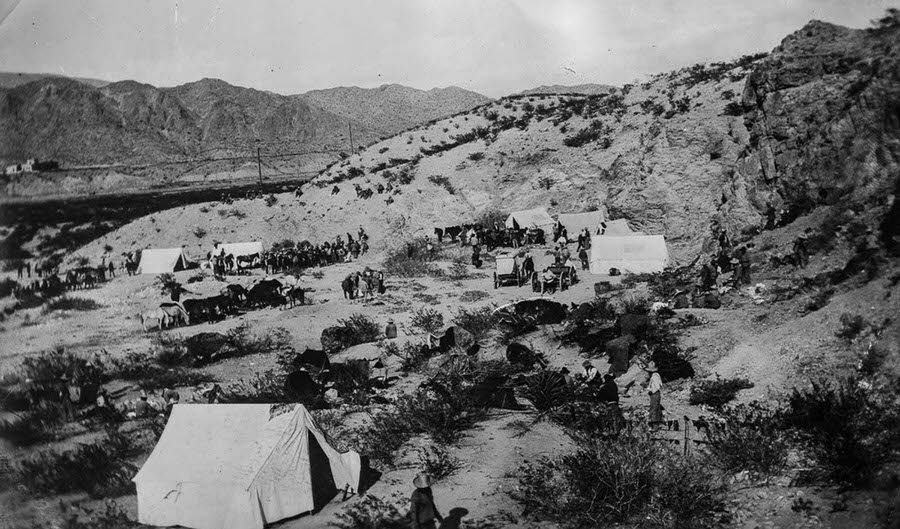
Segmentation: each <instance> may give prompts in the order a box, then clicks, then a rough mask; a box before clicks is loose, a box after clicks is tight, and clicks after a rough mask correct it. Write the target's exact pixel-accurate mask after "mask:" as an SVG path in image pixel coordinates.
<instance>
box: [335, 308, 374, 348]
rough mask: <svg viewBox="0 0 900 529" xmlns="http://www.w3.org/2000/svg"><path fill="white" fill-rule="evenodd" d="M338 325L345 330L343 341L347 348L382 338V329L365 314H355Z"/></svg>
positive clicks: (340, 321) (341, 320)
mask: <svg viewBox="0 0 900 529" xmlns="http://www.w3.org/2000/svg"><path fill="white" fill-rule="evenodd" d="M337 323H338V326H340V327H343V328H344V334H343V337H342V340H343V343H344V344H345V345H346V346H347V347H350V346H353V345H357V344H361V343H369V342H374V341H375V340H377V339H378V338H379V337H380V336H381V327H379V325H378V324H377V323H375V320H373V319H372V318H370V317H368V316H366V315H365V314H359V313H355V314H352V315H351V316H350V317H349V318H347V319H340V320H338V321H337Z"/></svg>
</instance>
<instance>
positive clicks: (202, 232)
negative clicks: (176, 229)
mask: <svg viewBox="0 0 900 529" xmlns="http://www.w3.org/2000/svg"><path fill="white" fill-rule="evenodd" d="M194 237H196V238H198V239H202V238H204V237H206V229H205V228H204V227H203V226H197V227H196V228H194Z"/></svg>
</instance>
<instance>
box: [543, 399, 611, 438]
mask: <svg viewBox="0 0 900 529" xmlns="http://www.w3.org/2000/svg"><path fill="white" fill-rule="evenodd" d="M549 417H550V420H551V421H553V422H554V423H556V424H558V425H559V426H562V427H563V428H565V430H566V433H568V435H569V437H572V438H573V439H581V438H586V439H601V438H614V437H616V436H617V435H618V434H619V432H620V431H621V430H622V427H624V426H625V423H624V417H622V414H621V410H619V409H618V408H617V407H614V406H597V405H596V404H595V403H593V402H588V401H583V400H570V401H569V402H567V403H565V404H564V405H563V406H560V407H558V408H556V409H554V410H553V411H552V412H551V413H550V415H549Z"/></svg>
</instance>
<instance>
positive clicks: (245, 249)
mask: <svg viewBox="0 0 900 529" xmlns="http://www.w3.org/2000/svg"><path fill="white" fill-rule="evenodd" d="M223 249H224V250H225V255H228V254H231V255H234V256H235V257H238V256H241V255H253V254H255V253H258V254H260V255H262V253H263V244H262V243H261V242H259V241H253V242H226V243H222V244H220V245H218V246H216V247H214V248H213V249H212V250H211V251H212V254H213V255H219V252H221V251H222V250H223Z"/></svg>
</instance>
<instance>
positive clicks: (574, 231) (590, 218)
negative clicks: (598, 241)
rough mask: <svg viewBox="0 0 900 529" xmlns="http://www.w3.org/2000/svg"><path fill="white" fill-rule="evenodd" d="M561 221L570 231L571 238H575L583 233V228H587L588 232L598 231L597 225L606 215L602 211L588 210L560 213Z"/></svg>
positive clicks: (559, 218)
mask: <svg viewBox="0 0 900 529" xmlns="http://www.w3.org/2000/svg"><path fill="white" fill-rule="evenodd" d="M557 220H559V223H560V224H562V225H563V226H565V228H566V230H567V231H568V232H569V238H570V239H573V238H575V237H577V236H578V234H579V233H581V230H583V229H584V228H587V230H588V233H590V234H594V233H597V227H598V226H600V223H601V222H603V221H605V220H606V215H604V214H603V212H602V211H588V212H586V213H560V214H559V217H557Z"/></svg>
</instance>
